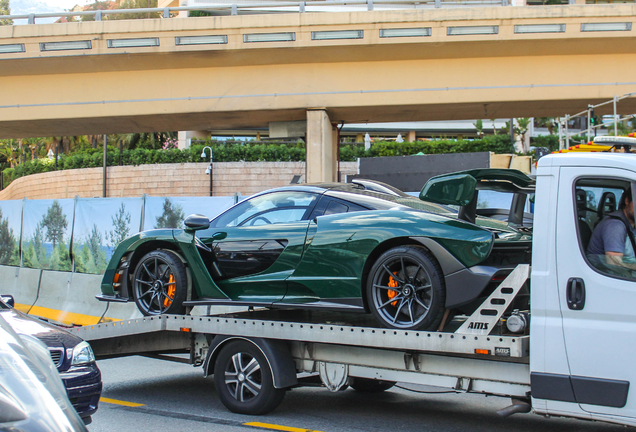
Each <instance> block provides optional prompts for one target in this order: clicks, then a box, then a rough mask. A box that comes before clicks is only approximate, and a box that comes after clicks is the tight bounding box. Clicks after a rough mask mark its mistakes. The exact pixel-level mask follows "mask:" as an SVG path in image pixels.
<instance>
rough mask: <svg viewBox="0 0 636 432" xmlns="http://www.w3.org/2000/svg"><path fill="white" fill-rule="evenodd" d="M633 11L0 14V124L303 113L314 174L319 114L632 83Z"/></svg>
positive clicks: (557, 98)
mask: <svg viewBox="0 0 636 432" xmlns="http://www.w3.org/2000/svg"><path fill="white" fill-rule="evenodd" d="M635 15H636V5H634V4H609V5H569V6H544V7H541V6H537V7H530V6H528V7H497V8H495V7H493V8H464V9H436V10H406V11H369V12H356V13H304V14H298V13H294V14H269V15H238V16H222V17H200V18H187V19H147V20H128V21H101V22H81V23H66V24H43V25H28V26H4V27H0V52H1V51H4V53H1V54H0V76H1V77H2V78H1V80H2V81H1V82H2V84H3V85H2V88H3V92H2V98H1V99H0V138H9V137H34V136H54V135H80V134H91V135H94V134H102V133H128V132H139V131H165V130H206V129H236V128H242V127H264V126H266V125H267V124H268V123H270V122H282V121H300V120H306V121H308V124H307V141H308V149H309V153H308V158H312V159H314V160H318V159H320V160H321V161H322V162H320V163H317V164H316V170H318V171H316V173H318V172H320V174H316V176H318V177H315V176H312V175H311V169H310V173H308V179H309V180H311V179H318V178H320V179H328V178H331V177H333V163H332V161H333V151H335V150H334V147H333V138H332V137H333V129H332V127H331V125H332V124H336V123H338V124H339V123H342V122H345V123H360V122H386V121H420V120H452V119H474V118H504V117H505V118H509V117H529V116H562V115H564V114H566V113H574V112H579V111H582V110H584V109H585V108H586V107H587V104H588V103H598V102H602V101H606V100H608V99H611V98H612V97H613V96H614V95H621V94H625V93H629V92H633V91H635V90H636V78H635V77H634V72H633V71H634V70H636V51H635V50H634V48H633V47H634V42H635V41H636V34H635V32H634V30H632V22H633V19H634V16H635ZM333 32H340V33H333ZM405 32H406V33H405ZM413 33H414V34H417V36H405V35H406V34H413ZM343 37H347V38H346V39H343ZM205 38H207V39H205ZM272 39H274V40H275V41H272ZM261 40H265V41H262V42H261ZM268 40H269V41H268ZM201 42H209V43H205V44H203V43H201ZM139 45H148V46H139ZM69 48H74V49H69ZM12 50H13V51H16V52H7V51H12ZM619 108H620V111H621V112H623V113H626V112H636V101H635V100H633V99H627V100H625V101H622V102H621V106H620V107H619ZM609 109H611V106H610V107H608V112H609ZM597 114H603V113H601V112H597ZM312 149H314V150H312ZM312 152H313V153H312ZM311 165H312V164H310V166H311Z"/></svg>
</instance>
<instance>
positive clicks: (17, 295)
mask: <svg viewBox="0 0 636 432" xmlns="http://www.w3.org/2000/svg"><path fill="white" fill-rule="evenodd" d="M41 275H42V270H40V269H28V268H20V267H11V266H0V281H2V288H1V289H0V294H9V295H12V296H13V299H14V301H15V308H16V309H18V310H19V311H22V312H25V313H26V312H28V311H29V309H31V306H33V305H34V304H35V301H36V300H37V298H38V289H39V286H40V277H41Z"/></svg>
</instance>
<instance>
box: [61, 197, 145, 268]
mask: <svg viewBox="0 0 636 432" xmlns="http://www.w3.org/2000/svg"><path fill="white" fill-rule="evenodd" d="M142 206H143V198H79V199H78V200H77V206H76V209H75V227H74V229H73V258H74V259H75V271H76V272H78V273H91V274H101V273H104V270H106V266H107V265H108V261H109V260H110V258H111V256H112V255H113V251H114V250H115V248H116V247H117V245H118V244H119V243H121V241H122V240H124V239H125V238H126V237H129V236H131V235H133V234H136V233H138V232H139V228H140V227H141V213H142Z"/></svg>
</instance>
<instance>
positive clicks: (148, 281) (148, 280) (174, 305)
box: [132, 250, 188, 316]
mask: <svg viewBox="0 0 636 432" xmlns="http://www.w3.org/2000/svg"><path fill="white" fill-rule="evenodd" d="M132 286H133V290H132V291H133V298H134V299H135V303H136V304H137V308H139V311H140V312H141V313H142V314H143V315H145V316H151V315H161V314H166V313H169V314H177V315H181V314H183V313H184V312H185V308H184V307H183V302H184V301H185V299H186V294H187V291H188V276H187V273H186V269H185V266H184V265H183V262H182V261H181V260H180V259H179V257H178V256H177V255H176V254H175V253H174V252H171V251H168V250H157V251H152V252H149V253H147V254H146V255H144V256H143V257H142V258H141V260H139V264H137V267H136V268H135V272H134V275H133V280H132Z"/></svg>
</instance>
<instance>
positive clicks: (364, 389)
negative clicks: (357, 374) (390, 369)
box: [349, 378, 395, 393]
mask: <svg viewBox="0 0 636 432" xmlns="http://www.w3.org/2000/svg"><path fill="white" fill-rule="evenodd" d="M349 385H350V386H351V388H352V389H354V390H355V391H357V392H360V393H380V392H383V391H386V390H388V389H390V388H391V387H393V386H394V385H395V381H382V380H376V379H370V378H353V379H352V380H351V383H350V384H349Z"/></svg>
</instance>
